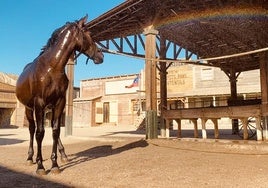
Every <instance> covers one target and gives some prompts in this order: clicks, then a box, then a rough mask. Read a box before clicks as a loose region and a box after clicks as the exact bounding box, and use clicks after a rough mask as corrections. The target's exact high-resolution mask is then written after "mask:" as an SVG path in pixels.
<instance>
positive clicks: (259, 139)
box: [256, 116, 262, 141]
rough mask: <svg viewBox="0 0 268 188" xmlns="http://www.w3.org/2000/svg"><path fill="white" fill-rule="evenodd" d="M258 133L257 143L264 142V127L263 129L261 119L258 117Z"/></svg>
mask: <svg viewBox="0 0 268 188" xmlns="http://www.w3.org/2000/svg"><path fill="white" fill-rule="evenodd" d="M256 132H257V141H261V140H262V127H261V117H260V116H259V117H256Z"/></svg>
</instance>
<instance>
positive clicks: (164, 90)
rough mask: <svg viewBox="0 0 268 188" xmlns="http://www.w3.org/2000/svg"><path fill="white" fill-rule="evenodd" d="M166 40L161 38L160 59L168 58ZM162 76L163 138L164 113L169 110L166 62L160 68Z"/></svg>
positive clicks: (161, 124) (161, 116) (162, 134)
mask: <svg viewBox="0 0 268 188" xmlns="http://www.w3.org/2000/svg"><path fill="white" fill-rule="evenodd" d="M166 51H167V49H166V40H165V39H164V38H163V37H162V36H160V59H165V58H166ZM159 69H160V70H159V74H160V112H161V114H160V133H161V136H164V135H166V133H165V131H166V127H165V125H166V124H165V119H164V118H163V115H162V112H163V111H164V110H167V65H166V62H161V63H160V67H159Z"/></svg>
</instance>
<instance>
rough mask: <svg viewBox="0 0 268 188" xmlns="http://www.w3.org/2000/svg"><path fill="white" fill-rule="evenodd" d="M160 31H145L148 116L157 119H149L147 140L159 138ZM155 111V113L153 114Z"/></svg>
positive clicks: (151, 27)
mask: <svg viewBox="0 0 268 188" xmlns="http://www.w3.org/2000/svg"><path fill="white" fill-rule="evenodd" d="M157 34H158V31H157V30H155V29H154V28H153V26H149V27H147V28H146V29H144V35H145V58H146V60H145V98H146V112H147V113H146V114H147V115H148V114H152V116H156V117H148V118H147V115H146V118H147V121H146V123H147V125H146V138H148V139H153V138H157V127H154V126H157V123H155V122H152V121H157V113H156V112H157V94H156V62H155V61H154V60H150V59H155V57H156V35H157ZM152 111H154V112H152Z"/></svg>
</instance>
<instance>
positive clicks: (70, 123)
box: [65, 58, 74, 136]
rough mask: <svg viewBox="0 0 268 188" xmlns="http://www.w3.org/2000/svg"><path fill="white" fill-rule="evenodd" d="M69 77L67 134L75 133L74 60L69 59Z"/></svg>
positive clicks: (66, 108) (66, 107)
mask: <svg viewBox="0 0 268 188" xmlns="http://www.w3.org/2000/svg"><path fill="white" fill-rule="evenodd" d="M66 67H67V71H66V72H67V77H68V79H69V85H68V89H67V93H66V106H65V136H70V135H72V134H73V130H72V128H73V88H74V60H73V59H72V58H70V59H69V61H68V63H67V66H66Z"/></svg>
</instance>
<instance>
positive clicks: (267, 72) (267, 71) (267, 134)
mask: <svg viewBox="0 0 268 188" xmlns="http://www.w3.org/2000/svg"><path fill="white" fill-rule="evenodd" d="M259 55H260V78H261V80H260V81H261V102H262V108H261V110H262V115H263V119H264V121H263V140H268V53H267V52H266V53H265V52H264V53H261V54H259Z"/></svg>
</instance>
